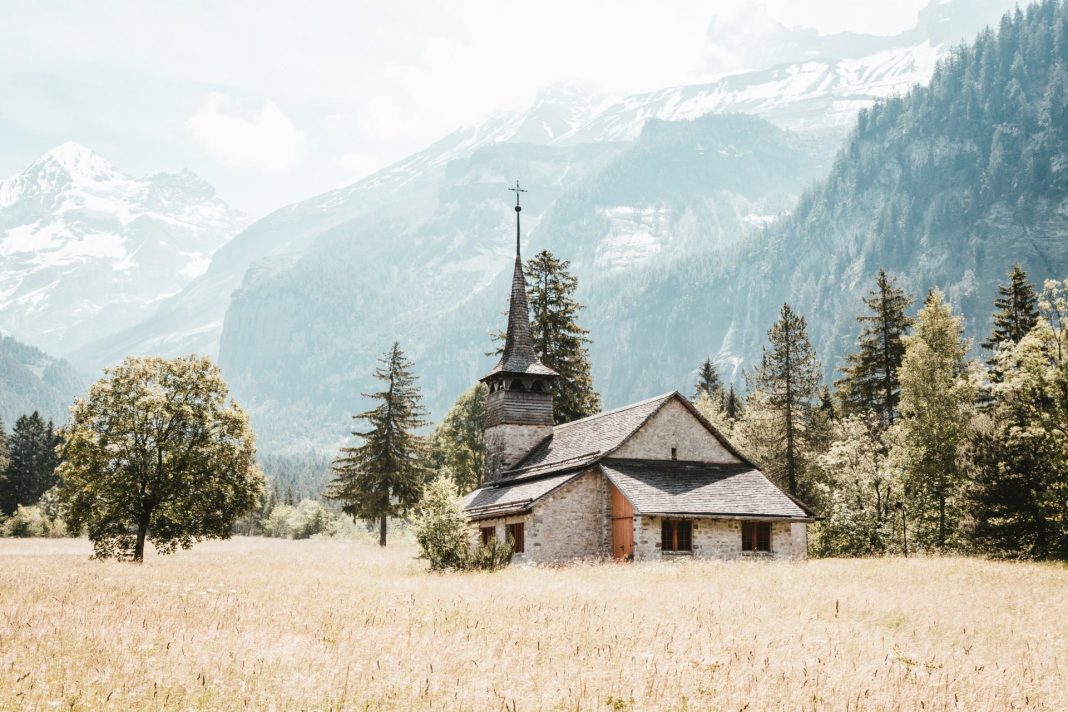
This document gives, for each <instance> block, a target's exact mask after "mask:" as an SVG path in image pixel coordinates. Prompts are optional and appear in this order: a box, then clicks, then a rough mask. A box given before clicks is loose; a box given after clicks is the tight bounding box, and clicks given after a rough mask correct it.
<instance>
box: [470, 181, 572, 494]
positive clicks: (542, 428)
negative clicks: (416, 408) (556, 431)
mask: <svg viewBox="0 0 1068 712" xmlns="http://www.w3.org/2000/svg"><path fill="white" fill-rule="evenodd" d="M508 190H511V191H513V192H514V193H515V270H514V271H513V273H512V294H511V298H510V300H509V303H508V331H507V333H506V337H505V342H504V352H503V353H502V354H501V360H500V361H499V362H498V363H497V365H496V366H494V367H493V370H492V371H490V372H489V373H488V374H486V375H485V376H483V377H482V379H481V380H482V382H483V383H485V384H486V387H487V388H488V389H489V394H488V395H487V396H486V430H485V440H486V473H485V481H486V482H487V483H490V482H493V481H494V480H497V479H499V478H500V476H501V473H502V472H504V471H505V470H507V469H508V468H509V467H512V466H513V465H515V464H516V463H517V462H519V461H520V460H521V459H522V458H523V457H524V456H525V455H526V454H527V453H529V452H530V451H531V450H533V449H534V446H535V445H537V444H538V443H539V442H541V441H542V440H544V439H545V438H546V437H548V436H550V435H552V432H553V391H552V382H553V379H554V378H557V373H556V371H553V370H552V369H551V368H548V367H547V366H545V365H543V364H542V362H541V361H539V360H538V356H537V354H535V353H534V340H533V338H532V337H531V334H530V309H529V307H528V306H527V283H526V279H525V278H524V277H523V260H522V258H521V257H520V254H519V214H520V213H521V212H522V210H523V208H522V207H520V205H519V194H520V193H525V192H526V191H525V190H524V189H522V188H520V187H519V182H518V181H516V184H515V187H514V188H509V189H508Z"/></svg>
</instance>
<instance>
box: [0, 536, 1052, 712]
mask: <svg viewBox="0 0 1068 712" xmlns="http://www.w3.org/2000/svg"><path fill="white" fill-rule="evenodd" d="M89 553H90V548H89V545H88V544H87V543H86V542H85V541H78V540H11V539H8V540H0V709H5V710H7V709H33V710H37V709H45V710H47V709H73V710H98V709H117V710H128V709H278V710H282V709H368V710H383V709H386V710H391V709H404V710H408V709H440V710H460V709H464V710H468V709H469V710H537V709H545V710H557V709H559V710H595V709H635V710H653V709H656V710H660V709H665V710H684V709H685V710H706V709H715V710H720V709H722V710H740V709H748V710H766V709H782V710H803V709H832V710H850V709H863V710H868V709H880V710H881V709H901V710H918V709H924V710H1012V709H1036V710H1038V709H1046V710H1062V709H1068V692H1066V688H1068V615H1066V614H1068V568H1066V567H1064V566H1061V565H1041V564H1023V563H997V562H988V561H978V560H969V559H908V560H904V559H875V560H822V561H818V560H813V561H809V562H807V563H793V564H791V563H775V562H751V561H748V562H695V561H673V562H665V563H650V564H637V565H616V564H585V565H574V566H567V567H561V568H552V569H547V568H530V567H514V568H511V569H509V570H506V571H503V572H499V573H496V574H485V573H477V574H463V575H459V574H453V575H435V574H429V573H427V572H426V571H425V567H424V565H423V563H422V562H420V561H417V560H415V559H414V551H413V550H412V549H411V548H410V547H407V546H400V547H397V548H393V547H390V548H387V549H385V550H379V549H378V547H375V546H369V545H366V544H355V543H346V542H336V541H281V540H266V539H245V538H238V539H235V540H232V541H228V542H210V543H204V544H200V545H198V546H197V547H195V548H194V549H193V550H191V551H187V552H179V553H178V554H175V555H173V556H170V557H158V556H155V555H151V556H149V557H147V559H146V562H145V564H144V565H143V566H134V565H131V564H119V563H114V562H96V561H89V560H88V555H89Z"/></svg>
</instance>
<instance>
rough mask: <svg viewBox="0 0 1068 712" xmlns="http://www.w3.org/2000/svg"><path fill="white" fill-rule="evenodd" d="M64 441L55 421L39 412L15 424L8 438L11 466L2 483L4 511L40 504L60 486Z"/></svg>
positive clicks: (0, 504)
mask: <svg viewBox="0 0 1068 712" xmlns="http://www.w3.org/2000/svg"><path fill="white" fill-rule="evenodd" d="M60 442H61V439H60V437H59V436H58V435H57V434H56V430H55V427H54V426H53V425H52V422H51V421H45V419H44V418H42V417H41V414H40V413H38V412H37V411H34V412H33V413H32V414H30V415H23V416H20V417H19V419H18V420H16V421H15V427H14V429H13V430H12V431H11V435H10V437H9V438H8V439H7V448H8V450H9V460H10V463H9V464H8V466H7V468H6V470H5V471H4V476H3V479H2V480H0V511H2V512H5V513H7V514H11V513H12V512H14V511H15V509H16V508H17V507H18V506H20V505H22V506H29V505H32V504H36V503H37V500H38V499H40V497H41V495H42V494H44V493H45V492H46V491H47V490H48V489H49V488H51V487H52V486H53V485H55V484H56V482H57V479H56V467H58V466H59V458H58V456H57V455H56V447H57V446H58V445H59V444H60ZM2 457H3V456H2V455H0V458H2Z"/></svg>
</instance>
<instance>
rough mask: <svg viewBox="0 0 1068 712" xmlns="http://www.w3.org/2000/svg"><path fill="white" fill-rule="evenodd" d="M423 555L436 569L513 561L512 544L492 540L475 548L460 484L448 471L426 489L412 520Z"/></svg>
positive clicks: (487, 566)
mask: <svg viewBox="0 0 1068 712" xmlns="http://www.w3.org/2000/svg"><path fill="white" fill-rule="evenodd" d="M412 528H413V530H414V532H415V541H416V543H417V544H419V551H420V554H419V556H420V558H422V559H426V560H427V561H429V562H430V569H431V570H432V571H468V570H481V571H496V570H497V569H501V568H504V567H505V566H507V565H508V564H509V563H510V562H511V561H512V544H511V543H510V542H506V541H500V540H498V539H491V540H490V541H489V543H488V544H483V545H481V546H479V547H477V548H474V549H473V548H472V547H471V542H470V536H471V529H470V527H469V526H468V524H467V517H465V516H464V513H463V511H462V510H461V509H460V504H459V498H458V497H457V493H456V483H455V482H453V480H452V478H451V477H449V476H448V475H447V474H441V475H438V477H437V478H436V479H434V480H433V481H432V482H431V483H430V484H428V485H427V486H426V487H425V488H424V490H423V497H422V499H421V500H420V502H419V505H418V507H417V508H416V512H415V518H414V520H413V522H412Z"/></svg>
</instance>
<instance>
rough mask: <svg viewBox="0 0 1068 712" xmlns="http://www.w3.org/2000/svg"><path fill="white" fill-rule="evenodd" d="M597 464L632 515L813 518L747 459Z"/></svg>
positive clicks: (611, 460) (809, 512)
mask: <svg viewBox="0 0 1068 712" xmlns="http://www.w3.org/2000/svg"><path fill="white" fill-rule="evenodd" d="M598 467H599V468H600V470H601V472H603V473H604V475H605V476H606V477H607V478H608V479H609V480H610V481H611V482H612V484H614V485H615V486H616V487H617V488H619V491H620V492H622V493H623V495H624V496H625V497H626V498H627V500H628V501H629V502H630V503H631V505H633V506H634V512H635V513H636V514H644V515H653V516H671V515H705V516H723V517H759V518H776V519H787V520H792V521H811V520H812V519H813V518H814V513H813V512H812V510H810V509H809V508H808V507H806V506H805V505H803V504H802V503H800V502H798V501H797V500H795V499H793V498H792V497H790V496H789V495H787V494H786V493H785V492H783V491H782V490H780V489H779V488H778V487H776V486H775V485H774V484H772V483H771V481H770V480H769V479H768V478H767V477H765V476H764V475H763V473H761V472H760V470H757V469H755V468H754V467H753V466H752V465H748V464H738V465H726V464H713V463H708V462H679V461H674V460H666V461H665V460H623V459H619V460H615V459H605V460H601V462H600V463H599V465H598Z"/></svg>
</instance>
